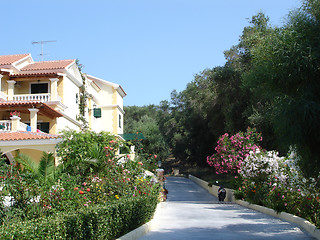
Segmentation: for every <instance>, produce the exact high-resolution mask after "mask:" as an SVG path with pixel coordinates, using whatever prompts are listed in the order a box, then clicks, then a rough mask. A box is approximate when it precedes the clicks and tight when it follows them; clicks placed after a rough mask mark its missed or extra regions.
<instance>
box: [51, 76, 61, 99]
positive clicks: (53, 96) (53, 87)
mask: <svg viewBox="0 0 320 240" xmlns="http://www.w3.org/2000/svg"><path fill="white" fill-rule="evenodd" d="M49 80H50V81H51V86H50V96H51V97H50V100H51V101H57V100H58V81H59V78H49Z"/></svg>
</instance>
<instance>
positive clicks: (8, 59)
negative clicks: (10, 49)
mask: <svg viewBox="0 0 320 240" xmlns="http://www.w3.org/2000/svg"><path fill="white" fill-rule="evenodd" d="M28 55H30V54H16V55H2V56H0V65H9V64H12V63H14V62H16V61H19V60H20V59H22V58H24V57H26V56H28Z"/></svg>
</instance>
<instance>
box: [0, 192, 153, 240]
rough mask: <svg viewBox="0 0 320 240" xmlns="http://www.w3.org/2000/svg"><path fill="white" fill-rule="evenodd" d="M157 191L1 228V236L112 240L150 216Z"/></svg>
mask: <svg viewBox="0 0 320 240" xmlns="http://www.w3.org/2000/svg"><path fill="white" fill-rule="evenodd" d="M157 201H158V194H152V195H149V196H143V197H142V196H139V197H132V198H129V199H122V200H119V201H118V202H116V203H113V204H109V205H95V206H92V207H88V208H82V209H80V210H79V211H74V212H69V213H63V212H60V213H58V214H56V215H54V216H49V217H45V218H38V219H33V220H28V221H18V222H11V223H10V224H6V225H3V226H2V227H0V239H115V238H117V237H120V236H122V235H124V234H126V233H127V232H129V231H131V230H133V229H135V228H137V227H139V226H140V225H142V224H144V223H146V222H147V221H149V220H150V219H151V217H152V216H153V213H154V211H155V208H156V206H157Z"/></svg>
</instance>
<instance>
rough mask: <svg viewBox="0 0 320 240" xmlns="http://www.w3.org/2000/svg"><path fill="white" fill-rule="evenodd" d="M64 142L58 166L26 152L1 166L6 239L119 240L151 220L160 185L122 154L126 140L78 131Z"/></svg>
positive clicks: (0, 196) (0, 192)
mask: <svg viewBox="0 0 320 240" xmlns="http://www.w3.org/2000/svg"><path fill="white" fill-rule="evenodd" d="M63 139H64V140H63V141H62V142H61V143H59V146H58V147H59V148H58V149H59V156H61V164H60V165H58V166H57V167H56V166H55V165H54V163H53V161H54V159H53V155H52V154H47V153H44V154H43V157H42V159H41V161H40V163H39V164H36V163H35V162H34V161H32V159H30V158H29V157H28V156H25V155H23V154H20V153H18V154H17V156H16V158H15V160H16V163H17V164H15V165H7V164H5V163H4V162H3V163H1V165H0V187H1V188H0V223H1V225H2V227H1V228H0V232H1V233H3V234H2V235H1V236H2V237H3V238H1V239H10V238H11V237H12V238H13V239H44V238H50V239H53V238H55V237H58V236H59V238H60V237H62V239H113V238H115V237H118V236H120V235H119V234H124V233H125V232H124V231H128V230H131V229H132V228H135V227H136V226H137V224H141V223H144V222H145V221H147V220H149V219H150V217H151V215H152V212H153V210H154V208H155V206H156V201H157V199H158V197H159V190H160V189H159V187H160V186H159V185H158V184H155V183H154V180H155V179H152V177H148V176H147V175H146V174H145V170H144V169H143V168H142V165H143V163H141V162H136V161H131V160H127V159H126V157H125V156H118V155H117V154H116V153H117V152H118V148H119V147H120V144H121V146H122V147H125V143H124V142H123V141H121V140H119V139H118V138H117V137H115V136H113V135H110V134H108V133H104V132H101V133H99V134H97V133H94V132H89V131H86V132H75V131H73V130H70V131H65V132H64V136H63ZM120 157H121V159H119V158H120ZM151 205H152V206H151ZM143 207H147V208H148V209H141V208H143ZM100 214H105V215H100ZM132 214H134V215H132ZM28 224H34V225H32V227H31V226H29V225H28ZM35 226H37V227H38V229H37V228H36V229H34V227H35ZM21 229H24V230H21ZM35 232H37V233H36V234H35ZM4 236H5V237H4ZM8 236H11V237H10V238H7V237H8Z"/></svg>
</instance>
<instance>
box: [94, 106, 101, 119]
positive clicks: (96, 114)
mask: <svg viewBox="0 0 320 240" xmlns="http://www.w3.org/2000/svg"><path fill="white" fill-rule="evenodd" d="M93 116H94V117H95V118H101V108H94V109H93Z"/></svg>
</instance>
